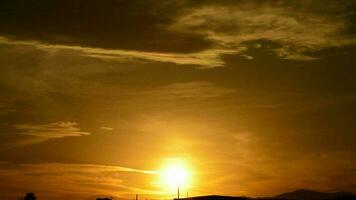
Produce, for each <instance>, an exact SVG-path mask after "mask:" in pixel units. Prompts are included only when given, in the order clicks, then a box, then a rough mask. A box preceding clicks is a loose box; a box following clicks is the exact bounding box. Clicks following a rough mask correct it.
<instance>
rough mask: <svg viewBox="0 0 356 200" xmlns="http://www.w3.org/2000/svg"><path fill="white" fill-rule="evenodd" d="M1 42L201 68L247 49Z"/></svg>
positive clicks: (3, 39)
mask: <svg viewBox="0 0 356 200" xmlns="http://www.w3.org/2000/svg"><path fill="white" fill-rule="evenodd" d="M0 44H8V45H26V46H33V47H35V48H38V49H41V50H45V51H58V50H74V51H78V52H80V53H82V55H84V56H88V57H94V58H98V59H104V60H115V61H119V62H145V61H146V62H147V61H150V62H168V63H175V64H178V65H197V66H199V68H202V69H204V68H214V67H221V66H224V64H225V63H224V61H223V59H222V58H221V55H227V54H236V53H239V52H242V51H245V50H246V48H244V47H241V48H236V49H219V48H216V49H207V50H203V51H201V52H197V53H158V52H144V51H132V50H120V49H102V48H91V47H82V46H68V45H53V44H47V43H43V42H39V41H20V40H10V39H8V38H6V37H1V36H0Z"/></svg>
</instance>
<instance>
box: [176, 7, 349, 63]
mask: <svg viewBox="0 0 356 200" xmlns="http://www.w3.org/2000/svg"><path fill="white" fill-rule="evenodd" d="M170 29H172V30H174V31H181V32H186V33H195V34H200V35H202V36H203V37H206V38H207V39H209V40H212V41H214V42H215V44H216V46H218V47H220V48H225V49H228V50H232V49H235V48H241V47H243V46H245V44H244V43H246V42H253V41H258V40H267V41H272V42H275V43H278V46H279V47H275V49H274V51H275V52H276V54H277V55H278V56H280V57H281V58H284V59H292V60H311V59H316V57H314V56H311V55H310V54H309V53H312V52H315V51H318V50H321V49H325V48H330V47H341V46H345V45H354V44H356V37H355V36H352V35H348V34H347V29H348V24H347V22H346V20H345V19H344V18H343V16H342V15H339V16H334V15H325V14H324V15H323V14H320V13H316V12H310V11H308V10H307V9H303V7H299V8H298V9H297V8H293V7H292V6H290V5H286V4H268V3H262V5H260V2H259V4H256V3H240V4H238V5H235V6H231V5H230V6H223V5H208V6H202V7H197V8H192V9H190V10H188V11H187V12H186V13H184V14H182V15H181V16H179V17H177V18H176V20H175V22H174V23H173V24H172V25H171V26H170Z"/></svg>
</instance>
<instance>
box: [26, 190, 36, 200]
mask: <svg viewBox="0 0 356 200" xmlns="http://www.w3.org/2000/svg"><path fill="white" fill-rule="evenodd" d="M24 200H36V196H35V194H34V193H32V192H31V193H27V194H26V195H25V198H24Z"/></svg>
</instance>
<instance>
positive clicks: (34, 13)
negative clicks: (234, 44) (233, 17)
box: [0, 0, 210, 52]
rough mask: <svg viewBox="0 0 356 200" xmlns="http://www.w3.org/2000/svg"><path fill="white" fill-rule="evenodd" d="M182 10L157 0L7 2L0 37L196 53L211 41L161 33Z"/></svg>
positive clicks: (3, 8) (173, 4)
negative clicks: (178, 11)
mask: <svg viewBox="0 0 356 200" xmlns="http://www.w3.org/2000/svg"><path fill="white" fill-rule="evenodd" d="M181 7H182V6H181V5H180V4H178V3H174V2H171V3H170V2H167V3H159V2H158V1H155V0H153V1H151V0H150V1H124V0H108V1H102V2H101V3H100V4H98V2H97V1H75V2H74V1H51V2H48V1H26V2H24V1H7V2H4V3H3V5H2V7H1V20H0V25H1V28H0V33H1V35H3V36H7V37H10V38H15V39H20V40H40V41H44V42H48V43H53V44H67V45H80V46H90V47H99V48H109V49H129V50H141V51H166V52H194V51H199V50H202V49H204V48H206V47H208V46H209V45H210V42H209V41H207V40H205V39H204V38H201V37H198V36H197V35H194V34H181V33H174V32H171V31H168V30H166V29H165V26H166V25H167V23H169V22H170V20H171V18H172V16H174V15H175V13H176V12H177V10H179V9H180V8H181Z"/></svg>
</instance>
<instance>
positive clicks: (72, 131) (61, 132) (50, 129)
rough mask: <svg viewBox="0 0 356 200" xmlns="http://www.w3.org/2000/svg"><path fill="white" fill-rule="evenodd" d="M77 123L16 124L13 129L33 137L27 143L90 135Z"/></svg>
mask: <svg viewBox="0 0 356 200" xmlns="http://www.w3.org/2000/svg"><path fill="white" fill-rule="evenodd" d="M77 126H78V123H76V122H70V121H68V122H53V123H48V124H16V125H14V126H13V127H14V128H16V129H18V130H19V131H20V132H19V134H22V135H28V136H33V137H35V138H33V139H26V141H27V142H25V143H37V142H42V141H46V140H49V139H54V138H63V137H78V136H84V135H90V133H88V132H84V131H81V130H80V128H79V127H77Z"/></svg>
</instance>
